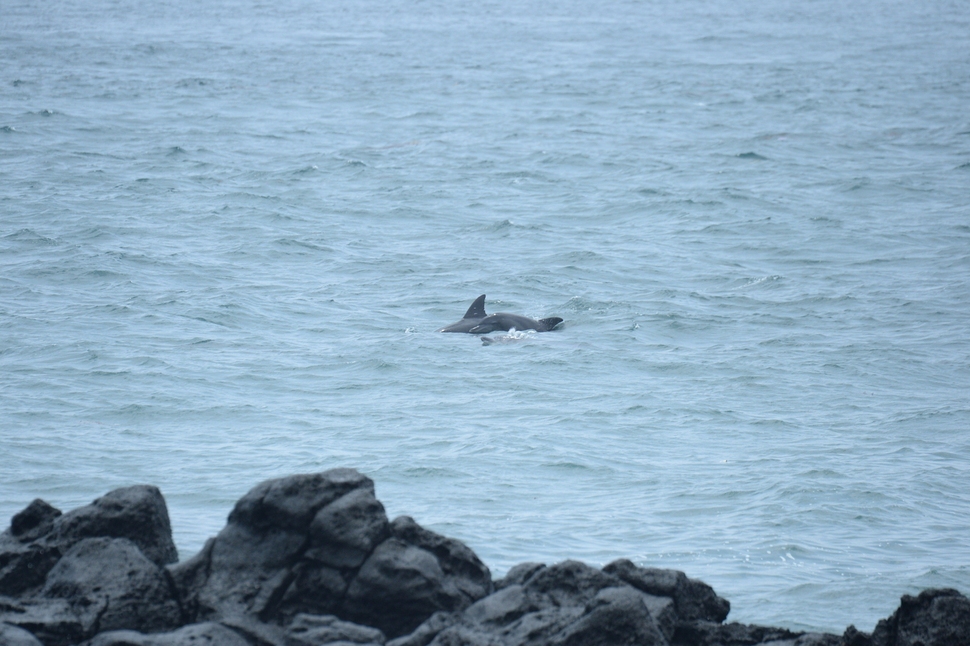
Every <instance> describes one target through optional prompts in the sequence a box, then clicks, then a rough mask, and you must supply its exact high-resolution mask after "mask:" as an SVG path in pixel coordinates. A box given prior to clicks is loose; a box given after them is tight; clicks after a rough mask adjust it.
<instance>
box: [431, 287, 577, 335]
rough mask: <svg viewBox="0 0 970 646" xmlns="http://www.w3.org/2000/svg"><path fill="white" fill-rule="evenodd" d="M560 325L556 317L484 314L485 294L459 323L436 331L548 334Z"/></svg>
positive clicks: (476, 300)
mask: <svg viewBox="0 0 970 646" xmlns="http://www.w3.org/2000/svg"><path fill="white" fill-rule="evenodd" d="M560 323H562V319H561V318H559V317H558V316H553V317H552V318H547V319H539V320H538V321H537V320H535V319H530V318H529V317H528V316H520V315H519V314H509V313H508V312H499V313H498V314H486V313H485V294H482V295H481V296H479V297H478V298H476V299H475V301H474V302H473V303H472V304H471V307H469V308H468V311H467V312H465V315H464V316H463V317H461V320H460V321H456V322H455V323H452V324H451V325H446V326H445V327H443V328H441V329H440V330H438V331H439V332H468V333H469V334H488V333H489V332H494V331H495V330H503V331H505V332H508V331H509V330H511V329H512V328H515V329H516V330H519V331H522V330H535V331H536V332H548V331H549V330H551V329H553V328H554V327H556V326H557V325H559V324H560Z"/></svg>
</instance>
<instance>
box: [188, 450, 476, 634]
mask: <svg viewBox="0 0 970 646" xmlns="http://www.w3.org/2000/svg"><path fill="white" fill-rule="evenodd" d="M170 572H171V574H172V577H173V580H174V582H175V585H176V587H177V589H178V590H179V593H180V599H181V602H182V606H183V608H185V610H186V612H187V614H188V616H189V617H190V618H191V619H193V620H202V619H210V620H212V619H223V618H226V617H231V616H236V615H242V614H248V615H254V616H256V617H258V618H259V619H261V620H263V621H269V622H282V623H285V622H287V621H289V620H290V619H292V618H293V617H294V616H296V615H298V614H300V613H304V614H315V615H336V616H338V617H340V618H343V619H351V620H353V621H356V622H360V623H365V624H368V625H372V626H376V627H377V628H379V629H381V630H383V631H385V633H387V634H391V635H399V634H401V633H404V632H408V631H410V630H412V629H413V628H414V627H416V626H417V625H418V624H420V623H421V622H422V621H424V620H425V619H427V618H428V617H429V616H430V615H431V614H432V613H434V612H436V611H438V610H448V611H452V610H460V609H462V608H465V607H467V606H468V605H470V604H471V603H473V602H474V601H476V600H478V599H480V598H481V597H483V596H485V595H486V594H488V592H490V591H491V575H490V574H489V572H488V568H486V567H485V566H484V564H482V563H481V561H479V560H478V557H476V556H475V554H474V553H473V552H472V551H471V550H470V549H468V547H466V546H465V545H464V544H462V543H460V542H459V541H456V540H453V539H449V538H446V537H444V536H439V535H438V534H435V533H434V532H431V531H428V530H426V529H424V528H422V527H421V526H420V525H418V524H417V523H415V522H414V521H413V520H411V519H410V518H402V519H398V520H396V521H394V523H388V520H387V516H386V514H385V512H384V507H383V505H381V503H380V502H379V501H378V500H377V499H376V498H375V497H374V483H373V481H371V480H370V479H369V478H367V477H365V476H363V475H361V474H360V473H358V472H356V471H353V470H352V469H334V470H332V471H327V472H325V473H320V474H312V475H298V476H291V477H289V478H283V479H281V480H271V481H268V482H264V483H262V484H260V485H258V486H257V487H256V488H254V489H253V490H252V491H250V492H249V493H248V494H246V495H245V496H244V497H243V498H242V499H241V500H240V501H239V502H238V503H237V504H236V506H235V508H234V509H233V511H232V513H231V514H230V515H229V522H228V524H227V525H226V527H225V528H224V529H223V530H222V531H221V532H220V533H219V535H218V536H216V537H215V539H213V540H212V541H210V542H209V543H208V544H207V545H206V547H205V548H204V549H203V550H202V552H200V554H199V555H197V556H196V557H194V558H193V559H190V560H189V561H186V562H185V563H180V564H179V565H176V566H173V567H171V568H170Z"/></svg>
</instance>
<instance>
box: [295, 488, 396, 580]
mask: <svg viewBox="0 0 970 646" xmlns="http://www.w3.org/2000/svg"><path fill="white" fill-rule="evenodd" d="M387 536H388V522H387V515H386V513H385V512H384V505H382V504H381V503H380V502H378V500H377V498H375V497H374V491H373V489H356V490H354V491H351V492H350V493H348V494H346V495H345V496H342V497H340V498H338V499H337V500H335V501H333V502H332V503H331V504H329V505H327V506H326V507H324V508H323V509H321V510H320V511H318V512H317V514H316V516H314V518H313V522H311V523H310V549H308V550H307V552H306V558H308V559H312V560H315V561H317V562H319V563H322V564H323V565H326V566H329V567H332V568H345V569H346V568H357V567H360V566H361V565H362V564H363V563H364V559H366V558H367V556H368V555H370V553H371V552H373V551H374V548H375V547H377V545H378V544H380V543H381V542H382V541H383V540H384V539H386V538H387Z"/></svg>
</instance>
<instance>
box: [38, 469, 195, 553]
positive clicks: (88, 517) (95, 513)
mask: <svg viewBox="0 0 970 646" xmlns="http://www.w3.org/2000/svg"><path fill="white" fill-rule="evenodd" d="M99 536H107V537H110V538H127V539H129V540H130V541H131V542H132V543H134V544H135V545H137V546H138V548H139V549H140V550H141V551H142V552H143V553H144V554H145V556H147V557H148V558H149V559H151V560H152V561H154V562H155V563H157V564H158V565H166V564H168V563H175V562H176V561H178V552H177V551H176V549H175V543H174V542H172V526H171V524H170V523H169V520H168V508H167V507H166V506H165V499H164V498H162V494H161V492H160V491H159V490H158V488H157V487H152V486H149V485H136V486H134V487H125V488H124V489H115V490H114V491H112V492H110V493H108V494H105V495H104V496H101V497H100V498H98V499H97V500H95V501H94V502H93V503H91V504H90V505H88V506H86V507H81V508H79V509H75V510H74V511H70V512H68V513H66V514H64V515H63V516H60V517H59V518H57V520H55V521H54V523H53V532H52V541H53V542H55V543H56V544H57V545H58V546H60V547H61V549H62V551H67V550H66V549H65V547H69V546H71V545H73V544H74V543H76V542H78V541H79V540H81V539H84V538H95V537H99Z"/></svg>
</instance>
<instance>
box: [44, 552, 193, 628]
mask: <svg viewBox="0 0 970 646" xmlns="http://www.w3.org/2000/svg"><path fill="white" fill-rule="evenodd" d="M172 592H173V591H172V589H171V587H170V585H169V581H168V578H167V577H166V575H165V571H164V570H162V568H160V567H159V566H158V565H156V564H155V563H153V562H152V561H150V560H148V559H147V558H146V557H145V555H144V554H143V553H142V552H141V550H139V549H138V547H137V546H136V545H135V544H134V543H132V542H131V541H129V540H128V539H124V538H87V539H84V540H82V541H81V542H79V543H78V544H77V545H75V546H74V547H72V548H71V549H70V550H69V551H68V552H67V554H65V555H64V556H63V558H61V560H60V561H58V562H57V565H55V566H54V567H53V569H51V571H50V573H49V574H48V575H47V581H46V583H45V584H44V588H43V590H41V592H40V596H41V597H44V598H48V599H63V600H65V601H67V603H68V605H69V606H70V607H71V609H72V610H73V611H74V613H75V614H76V615H77V617H78V619H79V621H80V623H81V626H82V630H83V632H84V634H85V635H86V636H93V635H95V634H97V633H99V632H101V631H104V630H115V629H131V630H140V631H159V630H167V629H171V628H176V627H178V626H179V625H181V623H183V622H182V616H181V612H180V609H179V606H178V603H177V602H176V600H175V598H174V596H173V594H172Z"/></svg>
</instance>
